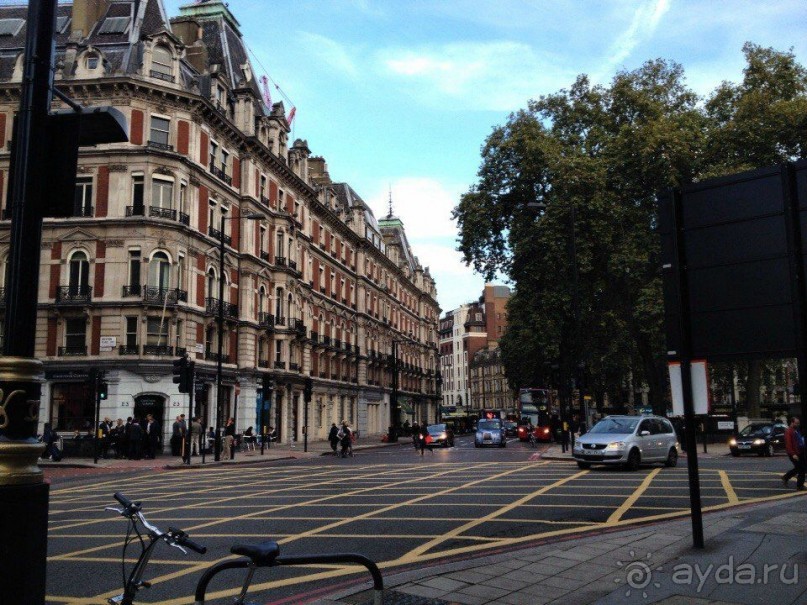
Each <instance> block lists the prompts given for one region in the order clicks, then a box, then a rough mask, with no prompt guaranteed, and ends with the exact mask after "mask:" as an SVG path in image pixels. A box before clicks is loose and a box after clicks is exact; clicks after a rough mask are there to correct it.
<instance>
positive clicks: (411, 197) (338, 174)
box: [164, 0, 807, 312]
mask: <svg viewBox="0 0 807 605" xmlns="http://www.w3.org/2000/svg"><path fill="white" fill-rule="evenodd" d="M164 2H165V5H166V8H167V10H168V13H169V15H170V16H175V15H177V14H178V12H179V6H180V5H184V4H188V2H179V1H178V0H164ZM229 6H230V10H231V11H232V12H233V14H234V15H235V17H236V18H237V19H238V20H239V22H240V24H241V33H242V35H243V37H244V39H245V41H246V44H247V46H248V47H249V48H250V49H251V50H252V52H253V53H254V57H253V59H252V61H253V67H254V69H255V72H256V73H257V74H258V75H262V74H266V75H267V76H268V77H269V78H270V79H271V80H272V82H274V83H275V84H276V85H277V86H279V89H276V88H275V86H274V85H270V92H271V94H272V100H273V101H274V102H276V101H279V100H283V102H284V104H285V105H286V111H287V112H288V111H289V110H290V109H291V106H294V107H296V113H295V118H294V121H293V132H292V137H293V138H301V139H305V140H307V141H308V145H309V147H310V149H311V151H312V153H313V154H314V155H319V156H323V157H324V158H325V160H326V161H327V163H328V169H329V172H330V175H331V178H332V179H333V180H334V181H336V182H348V183H350V185H351V186H352V187H353V189H355V190H356V192H357V193H358V194H359V195H360V196H361V197H362V198H363V199H364V200H365V201H366V202H367V203H368V204H369V205H370V207H371V208H372V209H373V211H374V213H375V215H376V217H382V216H385V215H386V214H387V208H388V198H389V192H390V190H391V192H392V200H393V207H394V212H395V214H396V215H397V216H398V217H399V218H401V219H402V220H403V222H404V226H405V228H406V233H407V236H408V238H409V241H410V243H411V245H412V248H413V251H414V254H415V255H416V256H417V257H418V258H419V260H420V262H421V264H422V265H424V266H427V267H429V269H430V272H431V274H432V276H433V277H434V278H435V280H436V282H437V290H438V301H439V303H440V306H441V307H442V309H443V311H444V312H445V311H447V310H450V309H454V308H456V307H458V306H459V305H460V304H462V303H465V302H470V301H472V300H474V299H478V298H479V296H480V295H481V293H482V287H483V285H484V281H483V279H482V277H481V276H479V275H476V274H474V273H473V271H472V269H471V268H469V267H466V266H465V265H464V264H463V262H462V258H461V255H460V254H459V252H457V251H456V247H457V226H456V224H454V223H453V222H452V220H451V210H452V208H453V207H454V206H455V205H456V204H457V203H458V201H459V197H460V195H461V194H462V193H464V192H465V191H467V190H468V188H469V187H471V186H472V185H473V184H474V183H475V182H476V173H477V170H478V169H479V165H480V159H481V158H480V150H481V147H482V145H483V144H484V141H485V138H486V137H487V136H488V135H489V134H490V132H491V130H492V128H494V127H495V126H497V125H500V124H504V123H505V122H506V121H507V117H508V115H509V114H510V113H511V112H514V111H517V110H518V109H521V108H524V107H526V106H527V103H528V101H529V100H530V99H534V98H538V97H539V96H541V95H545V94H551V93H554V92H557V91H558V90H560V89H562V88H568V87H569V86H570V85H571V84H572V83H573V82H574V80H575V78H576V77H577V75H579V74H582V73H585V74H588V75H589V77H590V78H591V80H592V81H593V82H595V83H602V84H608V83H609V81H610V80H611V78H612V77H613V75H614V74H615V73H617V72H618V71H620V70H624V69H628V70H630V69H635V68H637V67H639V66H641V65H642V63H644V62H645V61H647V60H650V59H655V58H664V59H669V60H673V61H676V62H678V63H680V64H681V65H682V66H683V67H684V70H685V73H686V75H687V82H688V84H689V86H690V87H691V88H692V89H693V90H695V91H696V92H698V93H699V94H702V95H707V94H708V93H710V92H711V91H712V90H713V89H714V87H715V86H717V85H718V84H719V83H720V82H721V81H724V80H729V81H735V82H736V81H739V80H741V79H742V69H743V65H744V62H743V55H742V50H741V49H742V46H743V44H744V43H745V42H747V41H751V42H754V43H756V44H759V45H762V46H772V47H774V48H776V49H777V50H788V49H790V48H792V49H793V51H794V52H795V54H796V57H797V59H798V60H799V62H800V63H802V64H807V35H805V33H807V32H806V30H807V28H805V23H807V4H806V3H805V2H804V0H775V1H774V0H767V1H762V2H760V1H758V0H757V1H745V0H597V1H595V0H541V1H538V0H495V1H494V0H284V1H283V2H279V1H276V0H230V2H229ZM800 24H801V25H800ZM281 93H282V94H281ZM283 94H284V95H285V97H286V98H284V97H283Z"/></svg>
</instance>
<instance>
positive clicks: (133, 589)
mask: <svg viewBox="0 0 807 605" xmlns="http://www.w3.org/2000/svg"><path fill="white" fill-rule="evenodd" d="M135 519H136V520H137V521H140V522H141V523H142V524H143V527H145V528H146V529H147V530H148V535H147V537H148V539H149V543H148V544H143V536H142V534H140V532H139V531H138V529H137V521H136V520H135ZM129 523H131V524H132V529H134V531H135V532H137V535H138V538H140V541H141V544H140V546H141V551H140V556H139V557H138V558H137V563H135V566H134V568H133V569H132V572H131V573H130V574H129V578H128V579H127V580H126V584H125V585H124V587H123V592H122V593H121V594H119V595H118V596H116V597H112V598H110V599H107V603H109V605H133V604H134V600H135V595H136V594H137V591H138V590H140V589H141V588H149V587H150V586H151V584H150V583H149V582H144V581H143V573H144V572H145V571H146V566H147V565H148V562H149V559H151V553H152V552H154V547H155V546H157V544H158V543H159V542H160V540H161V539H162V537H163V534H162V533H161V532H160V530H159V529H157V528H156V527H154V526H153V525H151V524H150V523H149V522H148V521H146V519H145V518H144V517H143V515H142V514H140V513H137V516H136V517H130V518H129ZM125 548H126V547H125V546H124V549H125Z"/></svg>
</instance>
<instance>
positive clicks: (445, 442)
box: [426, 424, 454, 447]
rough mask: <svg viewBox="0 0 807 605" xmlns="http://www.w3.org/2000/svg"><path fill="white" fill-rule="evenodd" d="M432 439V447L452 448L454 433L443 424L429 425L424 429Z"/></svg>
mask: <svg viewBox="0 0 807 605" xmlns="http://www.w3.org/2000/svg"><path fill="white" fill-rule="evenodd" d="M426 430H427V431H429V435H431V438H432V446H433V447H436V446H438V445H439V446H441V447H454V431H452V430H451V427H449V426H447V425H445V424H430V425H429V426H427V427H426Z"/></svg>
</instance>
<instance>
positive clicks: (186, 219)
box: [177, 212, 191, 227]
mask: <svg viewBox="0 0 807 605" xmlns="http://www.w3.org/2000/svg"><path fill="white" fill-rule="evenodd" d="M177 220H178V221H179V222H180V223H182V224H183V225H185V226H186V227H189V226H190V224H191V217H190V215H189V214H185V213H184V212H180V213H179V217H178V219H177Z"/></svg>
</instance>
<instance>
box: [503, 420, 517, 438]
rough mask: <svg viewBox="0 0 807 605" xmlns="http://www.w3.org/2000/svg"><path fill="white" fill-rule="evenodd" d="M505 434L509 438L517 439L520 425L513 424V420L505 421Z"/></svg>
mask: <svg viewBox="0 0 807 605" xmlns="http://www.w3.org/2000/svg"><path fill="white" fill-rule="evenodd" d="M504 433H505V435H507V436H508V437H515V436H516V434H517V433H518V424H516V423H515V422H513V421H512V420H505V421H504Z"/></svg>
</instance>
